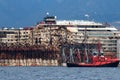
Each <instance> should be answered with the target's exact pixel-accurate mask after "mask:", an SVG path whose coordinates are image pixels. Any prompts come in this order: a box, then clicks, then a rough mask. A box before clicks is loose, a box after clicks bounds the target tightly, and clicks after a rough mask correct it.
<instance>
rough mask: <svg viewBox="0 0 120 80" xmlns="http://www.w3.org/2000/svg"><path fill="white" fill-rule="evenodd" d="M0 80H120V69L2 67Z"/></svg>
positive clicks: (0, 68)
mask: <svg viewBox="0 0 120 80" xmlns="http://www.w3.org/2000/svg"><path fill="white" fill-rule="evenodd" d="M0 80H120V67H117V68H89V67H88V68H80V67H79V68H68V67H0Z"/></svg>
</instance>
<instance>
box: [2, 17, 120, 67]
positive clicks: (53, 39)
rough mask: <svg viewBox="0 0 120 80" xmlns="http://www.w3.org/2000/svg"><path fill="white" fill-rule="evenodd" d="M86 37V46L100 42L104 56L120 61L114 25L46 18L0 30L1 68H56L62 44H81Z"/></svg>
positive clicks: (119, 42) (118, 40) (118, 41)
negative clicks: (15, 27)
mask: <svg viewBox="0 0 120 80" xmlns="http://www.w3.org/2000/svg"><path fill="white" fill-rule="evenodd" d="M85 36H86V37H85ZM85 38H86V43H88V44H97V43H98V41H99V42H100V43H101V45H102V49H103V52H104V55H106V56H110V57H112V58H114V57H115V58H116V57H117V58H119V59H120V46H119V45H120V32H119V30H118V29H117V28H115V27H114V26H112V25H109V24H108V23H98V22H94V21H85V20H57V19H56V17H55V16H49V15H47V16H46V17H45V18H44V19H43V21H41V22H40V23H37V24H36V25H35V26H32V28H23V29H7V28H4V29H1V30H0V52H1V53H0V59H1V60H0V65H2V66H4V65H7V66H15V65H19V66H31V65H36V66H41V65H42V66H46V65H49V66H58V65H61V63H62V56H61V54H62V53H61V52H62V51H61V47H62V45H64V44H65V46H66V43H67V44H69V45H70V46H72V45H74V44H81V43H83V42H84V40H85ZM70 46H69V47H70ZM88 46H89V45H88ZM66 52H68V51H66ZM73 55H75V54H73ZM66 56H67V58H68V56H69V54H68V53H66ZM46 61H47V62H46ZM63 62H65V61H63ZM13 64H14V65H13Z"/></svg>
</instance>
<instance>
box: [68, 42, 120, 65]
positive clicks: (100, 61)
mask: <svg viewBox="0 0 120 80" xmlns="http://www.w3.org/2000/svg"><path fill="white" fill-rule="evenodd" d="M77 51H78V53H77V54H78V55H77V56H78V57H77V58H78V59H80V52H79V50H77ZM87 52H88V51H87V49H86V48H85V51H84V54H85V58H84V61H85V62H67V67H118V64H119V60H118V59H117V58H110V57H106V56H104V55H103V51H102V50H101V49H100V43H98V50H93V52H92V53H91V56H88V53H87Z"/></svg>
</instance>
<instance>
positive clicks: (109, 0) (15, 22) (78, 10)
mask: <svg viewBox="0 0 120 80" xmlns="http://www.w3.org/2000/svg"><path fill="white" fill-rule="evenodd" d="M119 8H120V0H0V27H29V26H33V25H35V24H36V23H37V22H40V21H41V20H43V18H44V17H45V16H46V13H47V12H49V14H50V15H53V16H57V19H58V20H64V19H65V20H86V19H87V20H88V18H87V17H85V15H89V20H94V21H96V22H108V23H110V24H113V25H116V26H118V27H120V9H119Z"/></svg>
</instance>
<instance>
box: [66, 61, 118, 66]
mask: <svg viewBox="0 0 120 80" xmlns="http://www.w3.org/2000/svg"><path fill="white" fill-rule="evenodd" d="M118 65H119V61H114V62H97V63H95V64H92V63H67V67H118Z"/></svg>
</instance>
